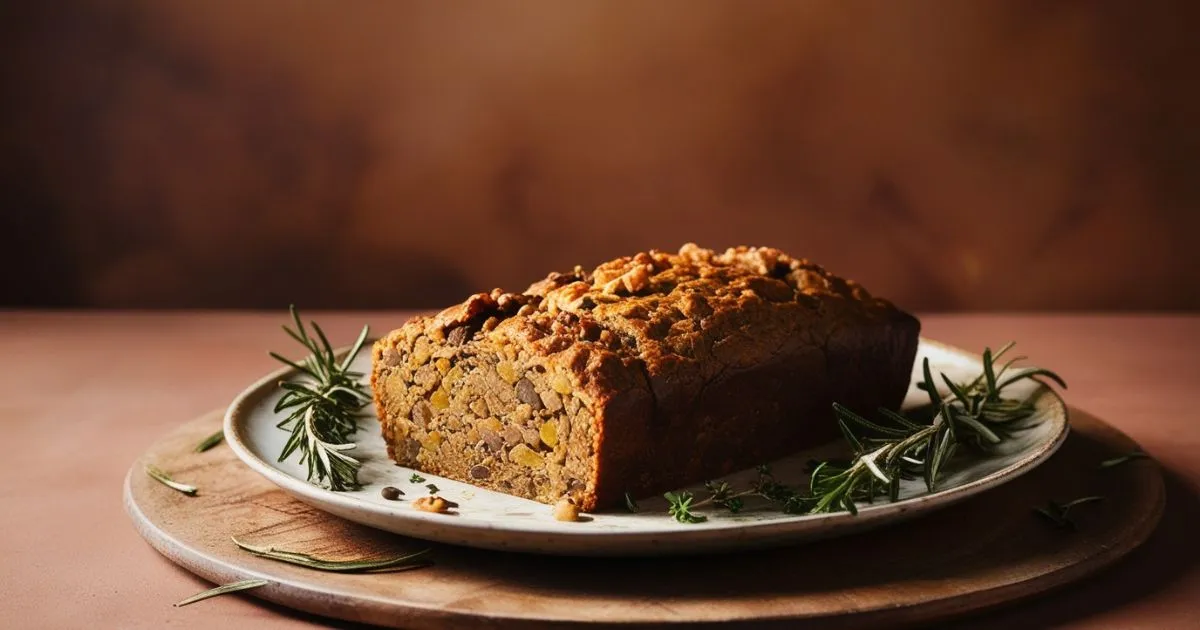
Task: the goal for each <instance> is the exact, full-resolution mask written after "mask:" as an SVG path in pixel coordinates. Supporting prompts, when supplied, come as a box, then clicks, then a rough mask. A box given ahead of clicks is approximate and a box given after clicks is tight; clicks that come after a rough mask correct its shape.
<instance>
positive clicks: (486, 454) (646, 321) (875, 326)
mask: <svg viewBox="0 0 1200 630" xmlns="http://www.w3.org/2000/svg"><path fill="white" fill-rule="evenodd" d="M919 329H920V325H919V323H918V321H917V320H916V319H915V318H913V317H912V316H911V315H908V314H907V313H904V312H902V311H900V310H898V309H897V308H895V307H894V306H892V305H891V304H890V303H888V302H887V301H885V300H881V299H877V298H873V297H871V296H870V295H869V294H868V293H867V291H866V290H864V289H863V288H862V287H860V286H859V285H857V284H855V283H853V282H849V281H846V280H843V279H841V278H838V277H836V276H833V275H831V274H829V273H828V272H826V271H825V270H824V269H823V268H821V267H820V266H818V265H815V264H813V263H810V262H808V261H805V260H798V259H795V258H791V257H789V256H787V255H786V254H784V253H782V252H780V251H778V250H775V249H769V248H747V247H737V248H733V249H729V250H727V251H726V252H724V253H716V252H713V251H711V250H708V249H702V248H699V247H697V246H695V245H692V244H688V245H685V246H684V247H683V248H682V249H680V251H679V253H678V254H669V253H663V252H658V251H651V252H649V253H641V254H638V255H636V256H632V257H624V258H620V259H617V260H613V261H610V262H607V263H604V264H602V265H600V266H599V267H597V268H596V269H595V270H594V271H591V272H587V271H585V270H583V269H582V268H579V267H576V268H575V270H574V271H573V272H571V273H565V274H564V273H553V274H550V275H549V276H548V277H547V278H546V279H545V280H542V281H540V282H537V283H535V284H534V285H532V286H530V287H529V289H528V290H526V291H525V292H524V293H519V294H518V293H504V292H502V291H500V290H499V289H497V290H495V291H492V292H491V293H480V294H476V295H473V296H471V297H470V298H469V299H467V301H465V302H463V303H462V304H459V305H457V306H454V307H451V308H448V309H446V310H444V311H442V312H441V313H438V314H437V315H435V316H432V317H416V318H414V319H412V320H411V321H409V322H408V323H406V324H404V326H403V327H401V328H399V329H398V330H395V331H392V332H391V333H390V334H388V335H387V336H386V337H385V338H383V339H381V340H379V341H378V342H377V343H376V344H375V345H374V348H373V354H372V360H373V367H372V374H371V386H372V388H373V390H374V397H375V403H376V408H377V411H378V414H379V419H380V422H381V423H382V428H383V437H384V439H385V440H386V441H387V444H388V452H389V454H390V455H391V457H392V458H393V459H394V460H395V461H396V462H397V463H399V464H401V465H403V466H408V467H412V468H415V469H417V470H421V471H425V472H429V473H432V474H437V475H442V476H445V477H449V478H452V479H458V480H462V481H466V482H468V483H472V484H475V485H479V486H483V487H487V488H491V489H493V490H497V491H500V492H504V493H508V494H512V495H516V496H520V497H525V498H529V499H534V500H537V501H541V502H544V503H554V502H555V501H558V500H560V499H561V498H563V497H564V496H567V497H569V498H570V499H572V500H573V501H574V502H575V503H576V504H577V505H579V506H580V507H581V508H582V509H583V510H584V511H592V510H597V509H602V508H606V507H610V506H613V505H617V504H620V503H621V502H622V501H623V497H624V494H625V493H626V492H629V493H630V494H631V496H634V497H642V496H647V495H650V494H653V493H659V492H663V491H666V490H672V489H677V488H679V487H682V486H685V485H688V484H691V483H695V482H698V481H704V480H708V479H714V478H717V477H719V476H721V475H724V474H727V473H730V472H734V471H737V470H741V469H744V468H748V467H751V466H754V465H756V464H760V463H765V462H768V461H770V460H772V459H776V458H778V457H782V456H784V455H787V454H790V453H794V452H796V451H798V450H801V449H803V448H807V447H809V446H813V445H816V444H820V443H824V442H827V441H829V440H831V439H834V438H836V437H837V435H838V430H837V424H836V422H835V420H834V418H833V415H832V411H831V405H832V403H833V402H835V401H837V402H841V403H843V404H846V405H849V406H850V407H852V408H856V409H870V410H873V409H875V408H876V407H880V406H882V407H888V408H892V409H894V408H896V407H898V406H899V404H900V402H901V401H902V400H903V397H904V394H905V392H906V390H907V388H908V384H909V379H910V375H911V370H912V365H913V360H914V357H915V354H916V350H917V337H918V333H919Z"/></svg>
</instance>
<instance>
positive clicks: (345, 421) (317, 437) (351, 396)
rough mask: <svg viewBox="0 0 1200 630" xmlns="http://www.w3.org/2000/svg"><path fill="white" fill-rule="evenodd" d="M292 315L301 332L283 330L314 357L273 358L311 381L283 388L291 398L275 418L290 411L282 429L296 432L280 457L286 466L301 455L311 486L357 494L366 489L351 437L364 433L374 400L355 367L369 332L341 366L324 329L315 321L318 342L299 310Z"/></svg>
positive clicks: (284, 400) (283, 400) (279, 406)
mask: <svg viewBox="0 0 1200 630" xmlns="http://www.w3.org/2000/svg"><path fill="white" fill-rule="evenodd" d="M290 310H291V315H292V322H293V323H294V324H295V326H296V329H295V330H292V329H291V328H288V327H287V326H284V327H283V330H284V332H286V333H287V334H288V336H290V337H291V338H292V339H295V340H296V341H298V342H299V343H300V345H302V346H304V347H305V349H307V350H308V352H309V354H308V356H306V357H305V358H304V359H302V360H300V361H299V362H295V361H292V360H290V359H288V358H286V357H284V356H282V355H279V354H276V353H274V352H272V353H270V354H271V356H272V357H274V358H275V359H277V360H279V361H281V362H283V363H285V364H287V365H289V366H291V367H292V368H294V369H296V370H297V371H299V372H300V373H301V374H302V375H303V376H305V377H306V379H305V382H300V381H284V382H281V383H280V384H279V386H280V387H281V388H283V389H284V390H285V393H284V395H283V397H281V398H280V399H279V402H278V403H276V404H275V413H279V412H281V411H284V410H286V409H290V410H291V412H290V413H289V415H288V417H287V418H284V419H283V421H281V422H280V423H279V424H278V425H277V426H278V427H279V428H280V429H283V430H285V431H291V432H292V435H291V437H289V438H288V440H287V442H286V443H285V444H284V447H283V452H282V453H280V455H279V461H281V462H282V461H283V460H285V459H287V458H288V457H289V456H290V455H291V454H292V453H294V452H296V451H297V450H298V451H300V463H301V464H307V465H308V480H309V481H310V482H313V483H320V484H323V485H327V486H328V487H329V489H330V490H336V491H341V490H353V489H357V488H359V487H360V486H359V483H358V469H359V468H360V467H361V465H362V464H361V463H360V462H359V461H358V460H357V459H354V458H353V457H350V456H349V455H347V454H346V453H345V451H348V450H351V449H353V448H354V447H355V444H354V443H353V442H352V441H351V438H352V437H353V435H354V433H355V432H356V431H358V422H357V416H358V412H359V410H361V409H362V408H363V407H365V406H366V405H367V403H369V402H370V401H371V397H370V396H369V395H368V394H367V393H366V392H365V391H364V389H363V385H362V383H361V382H360V381H359V379H360V378H361V377H362V374H361V373H359V372H352V371H350V364H351V363H352V362H353V361H354V358H355V357H356V356H358V352H359V350H361V349H362V346H363V343H364V342H365V341H366V339H367V332H368V330H369V329H368V327H367V326H363V329H362V332H361V333H359V335H358V339H357V340H356V341H355V342H354V345H353V346H351V348H350V351H349V352H348V353H346V356H345V358H343V359H342V360H341V361H338V359H337V357H336V356H335V355H334V353H333V347H332V346H330V345H329V340H328V339H327V338H326V337H325V333H324V331H322V330H321V327H320V326H318V325H317V324H316V322H312V328H313V331H314V332H315V333H316V337H313V336H311V335H309V333H308V331H307V330H305V328H304V324H303V323H302V322H301V321H300V314H299V313H298V312H297V311H296V308H295V307H294V306H293V307H291V309H290Z"/></svg>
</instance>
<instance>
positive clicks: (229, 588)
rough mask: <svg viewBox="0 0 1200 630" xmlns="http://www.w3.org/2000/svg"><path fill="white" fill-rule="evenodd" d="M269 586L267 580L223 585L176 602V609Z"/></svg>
mask: <svg viewBox="0 0 1200 630" xmlns="http://www.w3.org/2000/svg"><path fill="white" fill-rule="evenodd" d="M268 584H270V582H269V581H267V580H242V581H240V582H233V583H230V584H222V585H221V586H218V587H216V588H210V589H208V590H207V591H204V592H201V593H196V594H195V595H192V596H191V597H189V598H187V599H185V600H183V601H179V602H176V603H175V606H176V607H178V606H187V605H188V604H194V603H196V602H199V601H203V600H206V599H208V598H210V597H216V596H218V595H225V594H226V593H236V592H238V591H244V590H247V589H251V588H258V587H260V586H266V585H268Z"/></svg>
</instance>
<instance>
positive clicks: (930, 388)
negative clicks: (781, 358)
mask: <svg viewBox="0 0 1200 630" xmlns="http://www.w3.org/2000/svg"><path fill="white" fill-rule="evenodd" d="M1013 345H1014V344H1012V343H1009V344H1007V345H1005V346H1004V347H1002V348H1000V350H998V351H996V352H995V353H993V352H992V350H991V349H990V348H988V349H985V350H984V352H983V371H982V373H981V374H979V376H977V377H976V378H974V379H972V380H971V381H969V382H962V383H958V382H955V381H953V380H951V379H950V378H949V377H947V376H946V375H945V374H938V376H939V377H940V379H939V380H940V383H941V384H944V385H945V386H946V388H948V391H949V395H943V394H942V393H941V391H940V390H939V387H938V385H939V380H935V379H934V376H933V373H932V370H931V369H930V367H929V359H927V358H926V359H924V361H923V362H922V365H921V368H922V370H921V372H922V379H921V381H920V382H919V383H917V387H918V388H919V389H920V390H921V391H923V392H925V393H926V395H928V397H929V404H928V405H926V406H925V407H922V408H921V409H919V410H916V411H915V412H913V413H909V414H907V415H906V414H900V413H897V412H895V411H891V410H889V409H879V410H878V417H877V418H876V419H875V420H869V419H867V418H866V417H864V416H862V415H860V414H859V413H856V412H855V411H853V410H851V409H849V408H847V407H845V406H843V405H841V404H837V403H835V404H834V405H833V411H834V416H835V420H836V421H837V423H838V426H839V428H840V429H841V431H842V435H843V437H844V438H845V440H846V442H847V443H848V444H849V445H850V447H851V449H852V451H853V456H852V457H851V458H850V459H849V460H846V461H823V462H814V463H812V464H811V466H812V470H811V473H810V476H809V484H808V487H807V488H793V487H790V486H787V485H785V484H783V483H780V482H779V481H777V480H776V479H775V478H774V476H772V474H771V471H770V469H769V468H768V467H766V466H760V467H759V468H758V479H757V480H756V481H755V482H753V483H752V484H751V486H750V488H749V489H746V490H742V491H737V492H735V491H734V490H733V489H732V488H731V487H730V486H729V484H728V483H726V482H724V481H720V482H715V481H710V482H708V483H707V484H705V488H706V490H707V491H708V494H709V496H708V497H707V498H704V499H701V500H697V499H696V498H695V497H693V496H692V495H691V493H688V492H674V493H668V495H672V496H666V498H667V501H668V504H669V513H670V514H671V516H673V517H674V518H675V519H676V520H678V521H680V522H685V523H694V522H699V520H703V518H704V517H703V516H701V515H697V514H695V513H694V510H696V509H698V508H701V507H705V506H708V505H713V506H716V507H721V508H724V509H727V510H729V511H730V512H735V513H736V512H738V511H740V510H742V509H743V508H744V505H745V504H744V498H745V497H761V498H762V499H765V500H767V501H768V502H770V503H772V504H773V505H774V506H775V507H776V508H777V509H779V510H781V511H783V512H784V513H787V514H804V513H809V514H821V513H830V512H839V511H847V512H850V513H851V514H857V513H858V506H857V504H858V503H860V502H867V503H873V502H874V501H875V500H876V499H879V498H882V497H886V498H887V499H888V500H890V501H896V500H898V499H899V495H900V481H901V480H906V479H921V480H923V481H924V482H925V487H926V489H927V490H928V491H929V492H933V491H934V490H935V489H936V488H937V484H938V482H939V481H940V479H941V477H942V475H943V473H944V471H945V469H946V466H947V464H948V463H949V462H950V461H951V459H952V458H953V456H954V454H955V453H956V452H957V451H958V449H959V448H961V447H965V448H969V449H972V450H975V451H977V452H982V453H987V452H988V451H989V450H990V449H991V448H992V447H994V446H995V445H996V444H999V443H1001V442H1003V441H1004V440H1006V439H1008V438H1009V437H1010V436H1011V435H1012V433H1013V429H1012V427H1013V426H1014V423H1015V422H1016V421H1018V420H1022V419H1024V418H1027V417H1029V416H1030V415H1031V414H1032V413H1033V411H1034V408H1033V404H1032V403H1031V402H1030V401H1028V400H1017V399H1013V398H1009V397H1006V396H1005V395H1004V390H1005V389H1006V388H1007V387H1009V386H1011V385H1013V384H1015V383H1018V382H1020V381H1023V380H1027V379H1036V378H1038V377H1045V378H1047V379H1049V380H1051V381H1054V382H1055V383H1057V384H1058V385H1059V386H1061V387H1063V388H1064V389H1065V388H1066V386H1067V385H1066V383H1065V382H1064V381H1063V379H1062V378H1061V377H1059V376H1058V375H1057V374H1055V373H1054V372H1051V371H1049V370H1046V369H1042V368H1021V369H1017V368H1014V367H1013V366H1014V365H1015V364H1016V363H1017V362H1018V361H1021V360H1023V359H1025V357H1014V358H1012V359H1009V360H1008V361H1006V362H1005V363H1003V364H999V361H1000V359H1001V357H1003V356H1004V355H1005V354H1006V353H1007V352H1008V351H1009V350H1010V349H1012V347H1013ZM697 519H699V520H697Z"/></svg>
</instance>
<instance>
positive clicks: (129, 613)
mask: <svg viewBox="0 0 1200 630" xmlns="http://www.w3.org/2000/svg"><path fill="white" fill-rule="evenodd" d="M306 315H309V316H312V318H314V319H317V320H318V321H319V322H321V323H322V325H323V326H325V327H326V328H327V329H328V331H329V332H330V333H331V337H332V338H333V340H334V342H335V343H346V342H348V341H350V340H351V339H352V337H353V335H354V334H355V333H356V332H357V328H359V327H361V325H362V324H364V323H369V324H371V326H372V328H373V329H374V330H377V331H383V330H385V329H388V328H390V327H393V326H396V325H399V324H400V323H402V322H403V321H404V320H405V319H406V316H407V314H405V313H380V312H367V313H337V314H334V313H308V314H306ZM284 320H285V314H279V313H270V314H261V313H225V312H205V313H43V312H12V311H9V312H0V357H3V359H4V371H5V375H4V378H2V379H0V428H2V430H3V443H4V444H5V448H4V452H3V454H2V455H0V499H2V500H3V503H2V504H0V505H2V507H0V618H2V619H3V621H0V626H5V627H46V628H79V627H102V628H118V627H119V628H162V627H171V628H193V627H195V628H210V627H230V626H233V627H241V626H253V627H256V628H301V627H313V626H320V625H324V622H323V621H322V620H320V619H317V618H313V617H309V616H306V615H302V614H298V613H293V612H290V611H288V610H285V609H282V608H278V607H273V606H270V605H266V604H262V603H259V602H258V601H257V600H253V599H251V598H242V597H237V596H233V597H222V598H217V599H213V600H209V601H207V602H203V603H201V604H197V605H194V606H189V607H186V608H174V607H172V606H171V604H172V602H175V601H178V600H179V599H182V598H183V597H186V596H188V595H191V594H193V593H195V592H198V591H200V590H203V589H205V588H209V586H211V585H209V584H207V583H205V582H204V581H203V580H201V579H199V578H196V577H194V576H192V575H191V574H190V573H188V572H186V571H184V570H182V569H180V568H178V567H176V566H175V565H173V564H171V563H170V562H168V561H167V560H166V559H164V558H163V557H161V556H159V555H158V554H157V553H156V552H155V551H153V550H152V549H151V548H150V547H149V546H148V545H146V544H145V543H144V542H143V541H142V540H141V538H139V537H138V535H137V534H136V533H135V532H134V529H133V527H132V525H131V524H130V521H129V519H128V518H127V517H126V515H125V512H124V511H123V509H122V505H121V485H122V479H123V477H124V475H125V472H126V470H127V469H128V467H129V465H130V463H131V462H132V461H133V460H134V458H136V457H137V456H138V455H139V454H140V453H141V452H142V451H143V450H144V449H145V448H146V447H147V446H148V445H150V444H151V443H152V442H153V441H154V440H155V439H156V438H157V437H159V436H160V435H162V434H164V433H165V432H167V431H169V430H170V429H171V428H172V427H174V426H175V425H177V424H179V423H181V422H184V421H186V420H190V419H192V418H195V417H196V416H198V415H200V414H203V413H204V412H207V411H210V410H212V409H214V408H218V407H224V406H225V405H226V404H227V403H228V402H229V401H230V400H231V399H232V398H233V397H234V395H235V394H237V393H238V391H240V390H241V389H242V388H243V387H244V386H246V385H247V384H249V383H250V382H252V381H254V380H255V379H257V378H258V377H260V376H262V375H263V374H265V373H266V372H267V371H269V370H271V369H273V368H274V367H275V364H274V362H273V360H272V359H270V358H269V357H268V356H267V355H266V351H267V350H268V349H274V350H283V351H286V352H289V353H292V352H294V348H293V344H292V343H291V342H290V341H288V340H287V339H286V338H285V337H284V336H283V334H282V333H281V332H280V331H279V324H281V323H283V322H284ZM922 320H923V322H924V331H923V333H924V334H925V335H927V336H929V337H931V338H934V339H938V340H940V341H945V342H948V343H951V344H955V345H959V346H962V347H965V348H968V349H972V350H981V349H982V347H983V346H984V345H986V344H991V345H993V346H998V345H1000V344H1002V343H1004V342H1006V341H1008V340H1010V339H1013V340H1016V341H1018V342H1019V346H1018V347H1019V349H1020V350H1021V351H1022V353H1023V354H1027V355H1029V356H1030V357H1032V358H1033V361H1034V362H1036V363H1038V364H1039V365H1043V366H1046V367H1050V368H1052V369H1055V370H1057V371H1058V372H1059V373H1060V374H1062V375H1063V376H1064V377H1065V378H1066V379H1067V381H1068V384H1069V385H1070V389H1069V390H1068V391H1067V392H1066V399H1067V401H1068V403H1069V404H1071V405H1072V406H1075V407H1079V408H1081V409H1084V410H1087V411H1089V412H1091V413H1093V414H1095V415H1096V416H1098V417H1100V418H1102V419H1104V420H1106V421H1108V422H1109V423H1111V424H1113V425H1115V426H1117V427H1119V428H1120V429H1122V430H1124V431H1125V432H1127V433H1128V434H1129V435H1131V436H1132V437H1133V438H1134V439H1136V440H1137V441H1138V442H1140V443H1141V444H1142V445H1143V447H1144V448H1145V449H1146V450H1147V451H1148V452H1149V453H1150V454H1151V455H1152V456H1154V457H1155V458H1157V459H1158V460H1159V461H1160V462H1161V463H1162V464H1163V465H1164V467H1165V468H1166V469H1167V474H1168V496H1167V508H1166V513H1165V515H1164V517H1163V521H1162V524H1161V525H1160V526H1159V529H1158V530H1157V531H1156V532H1155V534H1154V535H1153V536H1152V537H1151V539H1150V540H1149V541H1148V542H1147V543H1146V545H1145V546H1144V547H1143V548H1141V549H1140V550H1138V551H1136V552H1135V553H1134V554H1133V555H1131V556H1130V557H1128V558H1126V559H1125V560H1123V561H1122V562H1120V563H1118V564H1117V565H1116V566H1115V567H1113V568H1111V569H1110V570H1108V571H1105V572H1104V573H1102V574H1100V575H1097V576H1095V577H1093V578H1090V579H1088V580H1086V581H1084V582H1080V583H1078V584H1075V585H1072V586H1070V587H1068V588H1067V589H1065V590H1061V591H1057V592H1054V593H1052V594H1049V595H1047V596H1045V597H1042V598H1039V599H1035V600H1032V601H1027V602H1024V603H1021V604H1017V605H1015V606H1012V607H1009V608H1006V609H1003V610H1000V611H996V612H993V613H990V614H988V615H986V616H984V617H981V618H976V619H972V620H970V622H969V623H966V622H964V623H962V624H960V625H962V626H963V627H974V628H978V627H987V628H992V627H994V628H1013V627H1044V626H1047V625H1055V626H1059V627H1071V628H1135V627H1155V628H1185V627H1192V628H1196V627H1200V567H1198V564H1197V557H1198V555H1200V544H1198V543H1197V542H1196V534H1197V533H1200V499H1198V494H1200V493H1198V490H1197V489H1198V488H1200V456H1198V455H1197V453H1198V452H1200V413H1198V412H1197V411H1196V403H1195V399H1196V395H1197V393H1198V392H1200V356H1198V353H1197V351H1198V350H1200V316H1183V315H1171V316H1150V315H1147V316H1134V315H1045V316H1042V315H994V316H993V315H927V316H924V317H923V318H922Z"/></svg>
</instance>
